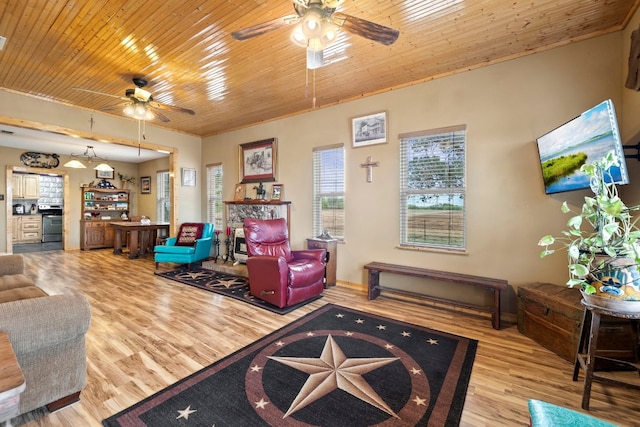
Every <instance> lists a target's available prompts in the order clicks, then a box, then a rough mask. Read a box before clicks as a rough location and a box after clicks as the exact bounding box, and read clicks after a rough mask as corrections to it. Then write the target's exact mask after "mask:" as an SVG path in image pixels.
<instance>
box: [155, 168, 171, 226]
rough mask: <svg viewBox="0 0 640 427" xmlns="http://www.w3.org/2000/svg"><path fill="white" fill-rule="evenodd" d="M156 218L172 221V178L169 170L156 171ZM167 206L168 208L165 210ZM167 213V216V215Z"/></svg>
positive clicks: (161, 220)
mask: <svg viewBox="0 0 640 427" xmlns="http://www.w3.org/2000/svg"><path fill="white" fill-rule="evenodd" d="M156 182H157V192H156V218H157V221H158V222H171V178H170V176H169V171H168V170H163V171H158V172H156ZM165 206H166V210H165ZM165 214H166V216H165Z"/></svg>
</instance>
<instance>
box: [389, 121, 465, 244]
mask: <svg viewBox="0 0 640 427" xmlns="http://www.w3.org/2000/svg"><path fill="white" fill-rule="evenodd" d="M465 143H466V126H453V127H448V128H441V129H433V130H427V131H423V132H415V133H411V134H403V135H400V157H401V158H400V174H401V177H400V244H401V245H408V246H424V247H433V248H444V249H464V248H465V228H464V225H465V204H464V199H465Z"/></svg>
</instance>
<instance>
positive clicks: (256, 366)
mask: <svg viewBox="0 0 640 427" xmlns="http://www.w3.org/2000/svg"><path fill="white" fill-rule="evenodd" d="M250 369H251V372H260V369H262V367H261V366H258V365H253V366H252V367H251V368H250Z"/></svg>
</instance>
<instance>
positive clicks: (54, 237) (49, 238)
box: [38, 203, 63, 243]
mask: <svg viewBox="0 0 640 427" xmlns="http://www.w3.org/2000/svg"><path fill="white" fill-rule="evenodd" d="M62 212H63V208H62V205H50V204H44V203H41V204H39V205H38V213H40V214H42V242H43V243H45V242H61V241H62V228H63V221H62Z"/></svg>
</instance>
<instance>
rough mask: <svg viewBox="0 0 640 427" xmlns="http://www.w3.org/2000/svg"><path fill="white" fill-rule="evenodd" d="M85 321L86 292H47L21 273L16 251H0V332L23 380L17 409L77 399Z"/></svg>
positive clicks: (54, 406)
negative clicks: (18, 367)
mask: <svg viewBox="0 0 640 427" xmlns="http://www.w3.org/2000/svg"><path fill="white" fill-rule="evenodd" d="M90 320H91V311H90V307H89V302H88V301H87V299H86V297H84V296H83V295H51V296H49V295H47V294H46V293H45V292H44V291H43V290H42V289H40V288H38V287H37V286H35V284H34V282H33V280H31V279H30V278H29V277H27V276H26V275H25V274H24V260H23V258H22V256H21V255H4V256H0V331H3V332H6V333H7V335H8V336H9V340H10V341H11V346H12V347H13V351H14V352H15V354H16V358H17V359H18V364H19V365H20V369H21V370H22V373H23V375H24V377H25V381H26V388H25V390H24V392H23V393H22V394H21V395H20V414H24V413H26V412H29V411H31V410H33V409H36V408H39V407H42V406H45V405H46V406H47V408H48V409H49V410H50V411H54V410H57V409H59V408H61V407H63V406H66V405H68V404H71V403H73V402H76V401H77V400H79V398H80V392H81V391H82V389H83V387H84V385H85V382H86V375H87V360H86V351H85V334H86V333H87V330H88V329H89V324H90Z"/></svg>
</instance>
